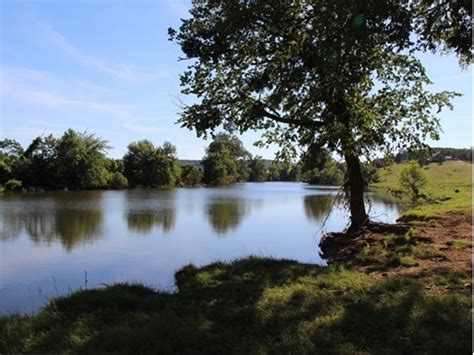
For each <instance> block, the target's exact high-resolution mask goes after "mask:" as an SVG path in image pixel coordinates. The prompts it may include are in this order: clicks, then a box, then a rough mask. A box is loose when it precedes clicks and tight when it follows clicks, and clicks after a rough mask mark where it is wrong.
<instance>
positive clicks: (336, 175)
mask: <svg viewBox="0 0 474 355" xmlns="http://www.w3.org/2000/svg"><path fill="white" fill-rule="evenodd" d="M303 181H304V182H307V183H309V184H313V185H332V186H341V185H342V184H343V183H344V170H343V168H342V167H341V166H340V165H339V164H337V163H335V162H328V163H327V164H326V166H325V167H324V168H323V169H322V170H318V169H317V168H315V169H313V170H310V171H306V172H305V173H304V174H303Z"/></svg>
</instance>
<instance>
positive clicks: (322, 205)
mask: <svg viewBox="0 0 474 355" xmlns="http://www.w3.org/2000/svg"><path fill="white" fill-rule="evenodd" d="M334 198H335V196H334V195H309V196H305V197H304V211H305V213H306V216H307V217H308V218H309V219H311V220H314V221H316V222H321V221H322V220H323V219H324V218H326V217H327V216H328V214H329V212H330V211H331V207H332V203H333V201H334Z"/></svg>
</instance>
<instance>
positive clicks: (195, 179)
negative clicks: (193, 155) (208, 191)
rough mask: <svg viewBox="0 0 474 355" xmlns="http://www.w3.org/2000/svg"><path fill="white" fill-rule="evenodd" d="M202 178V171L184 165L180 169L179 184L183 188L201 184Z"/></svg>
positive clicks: (189, 165) (195, 167) (192, 166)
mask: <svg viewBox="0 0 474 355" xmlns="http://www.w3.org/2000/svg"><path fill="white" fill-rule="evenodd" d="M202 177H203V172H202V169H201V168H199V167H197V166H194V165H191V164H186V165H183V166H182V167H181V184H182V185H184V186H196V185H199V184H201V182H202Z"/></svg>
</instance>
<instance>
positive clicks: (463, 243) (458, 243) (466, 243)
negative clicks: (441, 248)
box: [452, 239, 472, 249]
mask: <svg viewBox="0 0 474 355" xmlns="http://www.w3.org/2000/svg"><path fill="white" fill-rule="evenodd" d="M452 247H453V248H456V249H462V248H472V241H470V240H465V239H453V241H452Z"/></svg>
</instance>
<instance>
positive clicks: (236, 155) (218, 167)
mask: <svg viewBox="0 0 474 355" xmlns="http://www.w3.org/2000/svg"><path fill="white" fill-rule="evenodd" d="M249 158H250V153H249V152H247V150H245V148H244V147H243V144H242V142H241V141H240V140H239V139H238V138H237V137H235V136H231V135H230V134H225V133H219V134H216V135H215V137H214V139H213V141H212V142H211V144H209V147H208V148H207V149H206V155H205V156H204V158H203V160H202V165H203V167H204V177H203V181H204V183H206V184H209V185H226V184H232V183H234V182H237V181H247V179H248V174H249V168H248V164H247V160H248V159H249Z"/></svg>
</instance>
